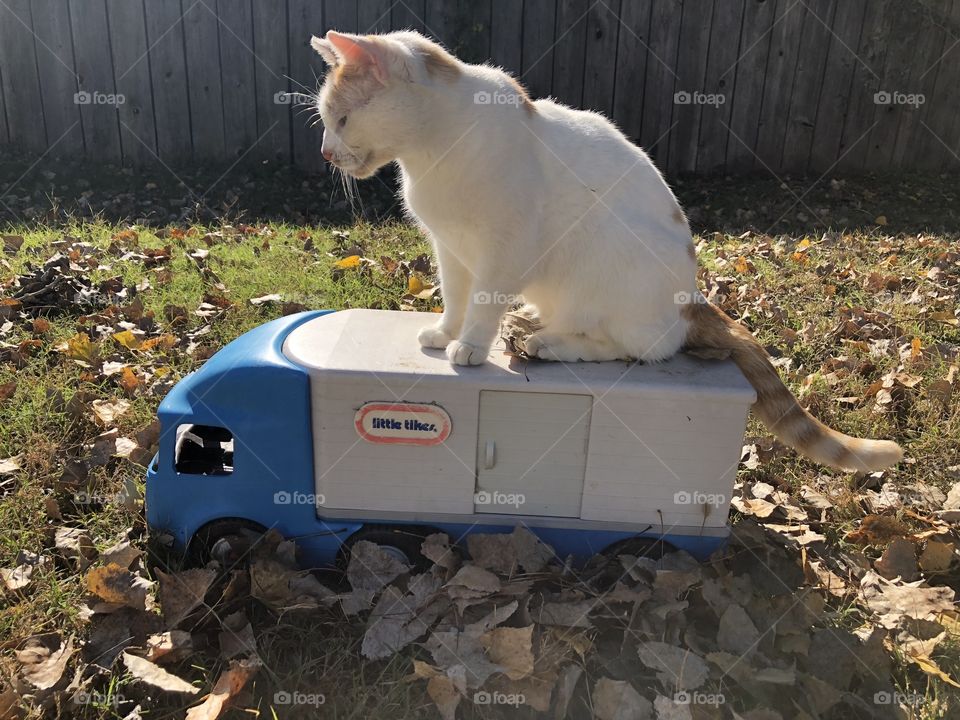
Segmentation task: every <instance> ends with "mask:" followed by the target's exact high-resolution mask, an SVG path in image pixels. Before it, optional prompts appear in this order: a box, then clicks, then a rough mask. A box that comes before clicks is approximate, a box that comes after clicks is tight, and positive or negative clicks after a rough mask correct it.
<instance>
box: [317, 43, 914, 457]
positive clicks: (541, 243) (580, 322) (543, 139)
mask: <svg viewBox="0 0 960 720" xmlns="http://www.w3.org/2000/svg"><path fill="white" fill-rule="evenodd" d="M312 45H313V47H314V48H315V49H316V50H317V51H318V52H319V53H320V54H321V55H322V56H323V57H324V59H325V60H326V61H327V63H329V64H330V65H331V66H332V68H333V70H332V72H331V73H330V74H329V75H328V77H327V79H326V81H325V82H324V85H323V88H322V90H321V92H320V96H319V98H318V111H319V112H320V115H321V117H322V119H323V124H324V128H325V129H324V133H323V148H322V152H323V155H324V157H326V158H327V159H328V160H330V161H331V162H332V163H334V164H335V165H336V166H338V167H340V168H341V169H343V170H344V171H345V172H347V173H349V174H351V175H354V176H357V177H361V178H362V177H368V176H370V175H372V174H373V173H375V172H376V171H377V169H378V168H380V167H382V166H383V165H385V164H386V163H389V162H396V163H398V164H399V166H400V170H401V177H402V181H403V197H404V200H405V201H406V205H407V208H408V210H409V211H410V214H411V215H412V216H413V217H414V218H415V219H416V220H417V221H418V222H419V223H420V225H421V226H422V227H423V228H424V230H425V231H426V232H427V234H428V235H429V237H430V239H431V240H432V241H433V245H434V248H435V250H436V254H437V258H438V260H439V264H440V282H441V287H442V288H443V300H444V311H443V316H442V317H441V318H440V321H439V322H438V323H437V324H436V325H434V326H432V327H427V328H424V329H423V330H422V331H421V332H420V343H421V344H422V345H424V346H427V347H431V348H445V349H446V352H447V357H448V358H449V359H450V361H451V362H453V363H456V364H458V365H473V364H479V363H482V362H484V360H486V358H487V354H488V352H489V350H490V346H491V344H492V342H493V340H494V338H495V336H496V334H497V330H498V327H499V323H500V319H501V317H502V315H503V313H504V311H505V310H506V309H507V308H508V306H510V305H511V304H513V303H514V302H516V301H518V300H519V299H520V298H521V297H522V298H523V300H524V301H525V302H526V303H527V305H528V310H529V311H530V312H532V313H535V314H536V315H537V316H538V319H539V320H540V322H541V324H542V325H543V329H542V330H541V331H539V332H537V333H535V334H533V335H532V336H530V338H528V339H527V341H526V348H525V349H526V350H527V352H528V353H530V354H531V355H534V356H537V357H540V358H543V359H545V360H560V361H577V360H613V359H617V358H637V359H641V360H647V361H656V360H663V359H666V358H669V357H670V356H672V355H673V354H674V353H676V352H677V351H678V350H679V349H680V348H681V347H682V346H683V345H684V344H689V345H691V346H696V347H706V348H713V349H719V350H722V351H724V352H725V353H728V354H729V355H730V357H731V358H732V359H733V361H734V362H735V363H737V365H738V367H740V369H741V370H742V371H743V373H744V375H745V376H746V378H747V379H748V380H749V381H750V383H751V384H752V385H753V387H754V389H755V390H756V391H757V402H756V403H755V404H754V406H753V410H754V412H755V413H756V415H757V416H758V417H759V418H760V419H761V420H763V422H764V423H765V424H766V425H767V427H769V428H770V429H771V430H772V431H773V432H774V433H775V434H776V435H777V437H778V438H780V439H781V440H782V441H783V442H785V443H787V444H788V445H791V446H792V447H794V448H796V449H797V450H799V451H800V452H802V453H804V454H806V455H808V456H809V457H811V458H814V459H815V460H817V461H819V462H822V463H826V464H829V465H833V466H834V467H839V468H844V469H850V470H859V471H871V470H879V469H882V468H884V467H887V466H889V465H891V464H893V463H895V462H897V461H898V460H899V459H900V458H901V457H902V451H901V449H900V447H899V446H898V445H897V444H896V443H894V442H890V441H886V440H866V439H861V438H853V437H850V436H848V435H844V434H843V433H840V432H837V431H835V430H833V429H831V428H829V427H827V426H826V425H824V424H823V423H821V422H820V421H818V420H817V419H816V418H814V417H813V416H812V415H810V413H809V412H807V411H806V410H805V409H804V408H803V407H801V406H800V404H799V403H798V402H797V399H796V397H794V395H793V394H792V393H791V392H790V390H789V389H788V388H787V387H786V386H785V385H784V384H783V381H782V380H781V379H780V376H779V375H778V374H777V371H776V369H775V368H774V367H773V366H772V365H771V363H770V360H769V357H768V356H767V354H766V352H765V351H764V349H763V347H762V346H761V345H760V344H759V343H758V342H757V340H756V339H755V338H754V337H753V336H752V335H751V334H750V333H749V331H747V330H746V328H744V327H743V326H741V325H739V324H738V323H736V322H735V321H733V320H731V319H730V318H729V317H727V316H726V315H725V314H724V313H723V312H722V311H720V310H718V309H717V308H715V307H713V306H712V305H708V304H703V297H702V296H701V295H700V294H699V292H698V291H697V287H696V254H695V252H694V250H693V244H692V238H691V235H690V229H689V227H688V225H687V222H686V219H685V218H684V216H683V212H682V211H681V210H680V206H679V205H678V204H677V201H676V198H674V196H673V193H672V192H671V191H670V189H669V188H668V187H667V185H666V183H665V182H664V181H663V178H662V177H661V176H660V173H659V172H658V171H657V169H656V167H654V165H653V163H651V162H650V159H649V158H648V157H647V156H646V155H645V154H644V152H643V151H642V150H640V149H639V148H637V147H636V146H634V145H633V144H632V143H630V142H629V141H628V140H627V139H626V138H625V137H624V136H623V134H621V133H620V132H619V131H618V130H617V128H616V127H614V125H613V124H612V123H610V122H609V121H608V120H606V119H605V118H604V117H602V116H601V115H598V114H597V113H592V112H587V111H583V110H573V109H571V108H568V107H566V106H564V105H561V104H560V103H557V102H554V101H552V100H538V101H536V102H532V101H531V100H530V99H529V98H528V97H527V96H526V93H525V92H524V91H523V89H522V88H521V87H520V86H519V85H518V84H517V83H516V81H514V80H513V78H511V77H510V76H509V75H507V74H506V73H504V72H502V71H500V70H498V69H496V68H492V67H487V66H484V65H468V64H466V63H462V62H460V61H459V60H457V59H456V58H454V57H452V56H451V55H449V54H448V53H447V52H446V51H444V50H443V49H442V48H441V47H440V46H438V45H436V44H434V43H432V42H430V41H429V40H427V39H426V38H424V37H423V36H421V35H419V34H417V33H413V32H402V33H390V34H387V35H367V36H357V35H343V34H340V33H336V32H333V31H331V32H329V33H327V35H326V37H325V38H324V39H320V38H313V40H312Z"/></svg>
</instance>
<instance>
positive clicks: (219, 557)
mask: <svg viewBox="0 0 960 720" xmlns="http://www.w3.org/2000/svg"><path fill="white" fill-rule="evenodd" d="M266 530H267V529H266V528H265V527H263V526H262V525H258V524H257V523H255V522H251V521H249V520H240V519H224V520H215V521H213V522H212V523H210V524H208V525H205V526H204V527H202V528H200V530H198V531H197V533H196V534H195V535H194V536H193V540H191V542H190V550H189V557H190V559H191V560H192V561H193V563H194V564H196V565H199V566H203V565H206V564H207V563H208V562H210V561H211V560H216V561H217V562H219V563H220V565H222V566H223V567H224V568H231V567H234V566H236V565H240V564H243V563H244V562H249V560H250V548H252V547H253V546H254V544H256V542H257V540H259V539H260V537H261V536H262V535H263V533H265V532H266Z"/></svg>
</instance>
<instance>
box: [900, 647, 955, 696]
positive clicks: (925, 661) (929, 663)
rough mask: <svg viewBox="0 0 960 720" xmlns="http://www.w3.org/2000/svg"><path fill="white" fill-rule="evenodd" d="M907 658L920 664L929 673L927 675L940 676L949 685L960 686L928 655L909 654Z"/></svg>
mask: <svg viewBox="0 0 960 720" xmlns="http://www.w3.org/2000/svg"><path fill="white" fill-rule="evenodd" d="M907 659H908V660H909V661H910V662H912V663H915V664H916V665H917V666H919V668H920V669H921V670H923V671H924V672H925V673H927V675H933V676H934V677H937V678H940V679H941V680H943V681H944V682H945V683H947V684H948V685H953V686H954V687H955V688H960V683H958V682H957V681H956V680H954V679H953V678H952V677H950V676H949V675H947V674H946V673H945V672H944V671H943V670H941V669H940V666H939V665H937V664H936V663H935V662H934V661H933V660H931V659H930V658H929V657H927V656H926V655H907Z"/></svg>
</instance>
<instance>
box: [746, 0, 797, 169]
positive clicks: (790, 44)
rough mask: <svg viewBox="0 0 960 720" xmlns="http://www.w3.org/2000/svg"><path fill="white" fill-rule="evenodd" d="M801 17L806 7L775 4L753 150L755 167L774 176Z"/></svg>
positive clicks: (783, 1)
mask: <svg viewBox="0 0 960 720" xmlns="http://www.w3.org/2000/svg"><path fill="white" fill-rule="evenodd" d="M805 15H806V6H804V5H803V4H801V3H799V2H796V0H778V1H777V19H776V21H775V22H774V26H773V30H771V31H770V52H769V54H768V60H767V70H766V82H765V83H764V88H763V105H762V106H761V108H760V117H759V119H758V122H757V126H758V132H757V147H756V149H755V152H756V154H757V164H758V166H759V167H763V168H765V169H767V170H770V171H773V172H774V173H779V172H780V159H781V158H782V156H783V138H784V135H785V133H786V129H787V112H788V109H789V107H790V97H791V93H792V92H793V78H794V70H795V69H796V67H797V53H798V52H799V49H800V37H801V34H802V31H803V20H804V16H805Z"/></svg>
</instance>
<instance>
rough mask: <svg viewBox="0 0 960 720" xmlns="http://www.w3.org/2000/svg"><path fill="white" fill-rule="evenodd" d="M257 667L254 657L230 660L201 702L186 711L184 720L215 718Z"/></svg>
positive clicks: (255, 671) (212, 719)
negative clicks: (227, 666) (228, 665)
mask: <svg viewBox="0 0 960 720" xmlns="http://www.w3.org/2000/svg"><path fill="white" fill-rule="evenodd" d="M259 669H260V661H259V660H258V659H256V658H246V659H244V660H239V661H238V660H233V661H231V662H230V667H229V668H228V669H227V670H225V671H224V672H223V673H222V674H221V675H220V677H219V678H217V683H216V685H214V686H213V690H211V691H210V694H209V695H207V697H206V699H205V700H204V701H203V703H202V704H200V705H197V706H196V707H192V708H190V709H189V710H188V711H187V716H186V720H216V719H217V718H218V717H220V714H221V713H222V712H223V711H224V709H225V708H226V706H227V705H228V704H229V702H230V700H231V699H232V698H233V697H235V696H236V695H237V694H238V693H239V692H240V691H241V690H243V687H244V686H245V685H246V684H247V683H248V682H249V681H250V678H252V677H253V676H254V675H256V674H257V671H258V670H259Z"/></svg>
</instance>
